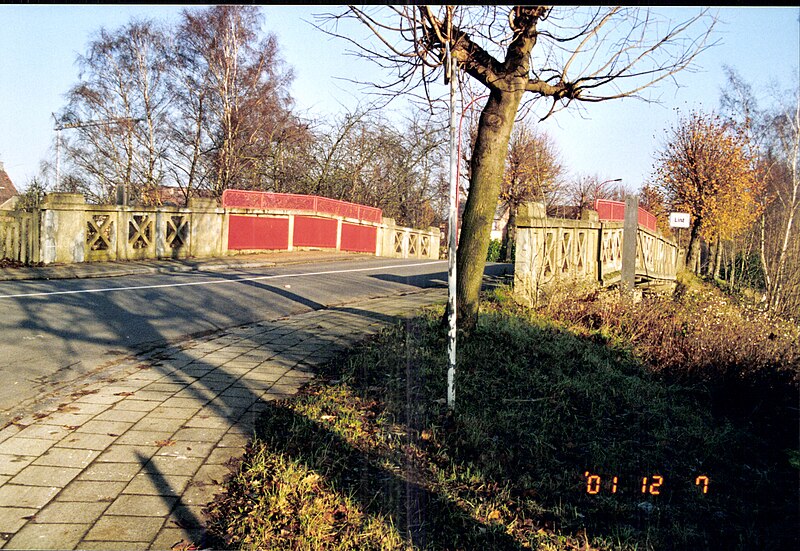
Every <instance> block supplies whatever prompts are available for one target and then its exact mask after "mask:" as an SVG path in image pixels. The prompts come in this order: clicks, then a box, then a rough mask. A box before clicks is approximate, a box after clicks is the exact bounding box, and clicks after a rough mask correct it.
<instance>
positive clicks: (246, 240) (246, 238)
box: [228, 216, 336, 250]
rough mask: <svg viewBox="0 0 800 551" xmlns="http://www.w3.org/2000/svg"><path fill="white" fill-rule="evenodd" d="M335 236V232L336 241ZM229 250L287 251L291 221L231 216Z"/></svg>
mask: <svg viewBox="0 0 800 551" xmlns="http://www.w3.org/2000/svg"><path fill="white" fill-rule="evenodd" d="M335 235H336V232H335V231H334V239H335ZM334 246H335V245H334ZM228 248H229V249H234V250H242V249H254V250H287V249H288V248H289V219H288V218H276V217H264V216H231V217H230V223H229V225H228Z"/></svg>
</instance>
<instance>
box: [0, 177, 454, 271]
mask: <svg viewBox="0 0 800 551" xmlns="http://www.w3.org/2000/svg"><path fill="white" fill-rule="evenodd" d="M304 214H307V213H302V212H294V211H287V210H285V209H244V208H227V209H226V208H221V207H219V206H218V204H217V202H216V201H215V200H213V199H191V200H190V201H189V206H188V207H187V208H180V207H132V206H114V205H89V204H87V203H86V202H85V199H84V197H83V196H82V195H81V194H75V193H52V194H49V195H48V196H47V197H46V198H45V201H44V202H43V204H42V205H41V207H40V208H39V209H38V210H35V211H33V212H21V211H2V213H1V214H0V258H1V257H3V256H7V257H9V258H12V259H14V260H18V261H20V262H24V263H34V262H40V261H41V262H43V263H45V264H50V263H67V264H68V263H75V262H96V261H108V260H140V259H156V258H188V257H197V258H201V257H215V256H225V255H231V254H242V253H245V252H256V251H261V250H272V249H266V248H257V249H249V250H244V249H241V248H238V249H235V248H230V247H229V229H230V223H231V216H234V217H236V218H237V219H239V220H240V221H241V220H242V218H244V219H246V220H251V219H257V220H267V219H268V220H282V221H283V222H284V225H286V224H287V223H288V226H289V228H292V227H293V226H294V224H293V223H292V222H294V220H295V218H298V219H303V220H306V221H308V220H309V218H308V217H307V216H304ZM314 219H319V220H330V221H331V224H332V226H331V227H335V228H337V230H336V232H337V233H336V235H335V239H334V238H333V236H331V239H329V240H328V241H330V247H328V248H331V249H334V250H346V249H343V248H341V242H342V237H341V235H342V228H343V227H345V228H346V229H349V230H350V231H353V228H356V229H357V228H358V227H360V226H364V227H369V228H372V229H370V230H369V232H370V233H369V235H370V236H372V235H374V236H375V242H374V247H372V246H370V247H369V249H370V252H374V254H376V255H377V256H390V257H396V258H431V259H436V258H438V252H439V230H438V229H436V228H430V229H429V230H417V229H413V228H403V227H399V226H396V225H395V223H394V220H392V219H389V218H385V219H383V221H382V223H379V224H378V223H373V222H365V221H358V220H349V219H348V218H345V217H342V216H335V215H325V214H319V213H315V214H314ZM329 225H330V224H329ZM334 243H335V246H334ZM298 248H303V247H301V246H300V247H299V246H294V247H293V246H292V241H291V239H290V241H289V246H288V249H289V250H292V249H298ZM311 248H318V247H311ZM283 249H284V250H285V249H287V247H283Z"/></svg>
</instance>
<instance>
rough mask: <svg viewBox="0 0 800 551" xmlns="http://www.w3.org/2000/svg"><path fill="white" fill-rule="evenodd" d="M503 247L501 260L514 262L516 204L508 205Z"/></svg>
mask: <svg viewBox="0 0 800 551" xmlns="http://www.w3.org/2000/svg"><path fill="white" fill-rule="evenodd" d="M504 241H505V243H503V248H504V250H505V251H506V256H505V258H504V259H503V260H505V261H506V262H514V243H516V241H517V205H514V204H509V205H508V223H507V224H506V236H505V240H504Z"/></svg>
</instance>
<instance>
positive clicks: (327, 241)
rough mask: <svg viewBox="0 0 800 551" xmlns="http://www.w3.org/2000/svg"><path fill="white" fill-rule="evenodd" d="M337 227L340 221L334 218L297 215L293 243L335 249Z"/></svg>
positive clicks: (297, 245) (299, 245)
mask: <svg viewBox="0 0 800 551" xmlns="http://www.w3.org/2000/svg"><path fill="white" fill-rule="evenodd" d="M337 227H338V222H337V221H336V220H334V219H332V218H314V217H311V216H295V217H294V239H293V245H294V246H295V247H322V248H325V249H335V248H336V230H337Z"/></svg>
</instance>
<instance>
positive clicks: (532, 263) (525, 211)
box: [514, 203, 678, 304]
mask: <svg viewBox="0 0 800 551" xmlns="http://www.w3.org/2000/svg"><path fill="white" fill-rule="evenodd" d="M623 234H624V224H623V223H622V222H600V221H599V219H598V216H597V213H596V212H594V211H584V214H583V219H582V220H567V219H561V218H548V217H547V216H546V214H545V207H544V205H542V204H540V203H526V204H525V205H522V206H521V207H520V208H519V212H518V214H517V244H516V256H515V267H514V292H515V294H516V295H517V296H518V297H519V298H520V299H521V300H522V301H523V302H526V303H528V304H531V303H535V302H536V300H537V299H538V297H539V296H540V294H541V293H542V291H544V290H545V289H546V288H547V287H549V286H552V285H553V284H556V283H566V284H572V283H578V282H586V283H593V284H595V283H596V284H600V285H610V284H614V283H618V282H619V281H620V279H621V274H622V269H623V262H624V260H625V259H624V258H623V250H624V248H623V243H624V240H623ZM637 241H638V243H637V247H636V264H635V275H636V277H637V278H639V279H665V280H671V279H675V274H676V273H677V262H678V248H677V245H676V244H675V243H673V242H672V241H669V240H668V239H666V238H664V237H663V236H661V235H659V234H657V233H653V232H651V231H649V230H646V229H644V228H642V227H639V229H638V231H637Z"/></svg>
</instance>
